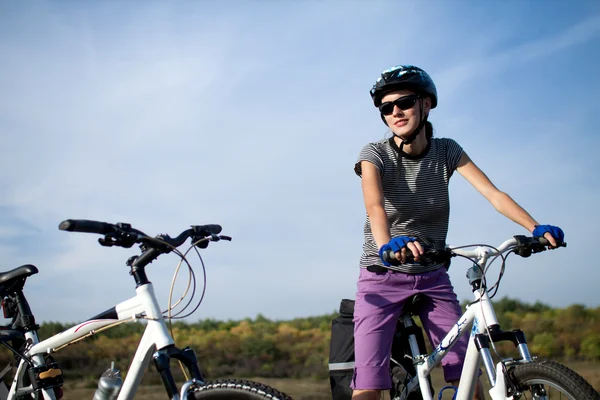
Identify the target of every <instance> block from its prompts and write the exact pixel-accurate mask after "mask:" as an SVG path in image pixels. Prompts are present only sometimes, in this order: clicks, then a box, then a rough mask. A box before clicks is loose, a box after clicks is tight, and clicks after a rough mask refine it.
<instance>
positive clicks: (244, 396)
mask: <svg viewBox="0 0 600 400" xmlns="http://www.w3.org/2000/svg"><path fill="white" fill-rule="evenodd" d="M225 399H231V400H259V399H270V400H292V398H291V397H290V396H288V395H286V394H285V393H282V392H280V391H279V390H277V389H274V388H272V387H270V386H267V385H265V384H262V383H259V382H254V381H248V380H241V379H219V380H216V381H212V382H206V383H205V384H204V385H201V386H199V387H197V388H195V389H194V392H192V393H190V394H189V395H188V400H225Z"/></svg>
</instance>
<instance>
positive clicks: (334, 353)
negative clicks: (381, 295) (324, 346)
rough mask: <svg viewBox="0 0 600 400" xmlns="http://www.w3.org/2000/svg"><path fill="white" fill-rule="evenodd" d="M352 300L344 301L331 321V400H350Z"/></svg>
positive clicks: (352, 333) (352, 330) (352, 349)
mask: <svg viewBox="0 0 600 400" xmlns="http://www.w3.org/2000/svg"><path fill="white" fill-rule="evenodd" d="M353 315H354V300H348V299H344V300H342V302H341V304H340V315H339V316H337V317H335V318H334V319H333V320H332V321H331V342H330V345H329V384H330V385H331V395H332V398H333V400H350V398H351V397H352V389H351V388H350V382H351V381H352V375H353V374H354V322H352V318H353Z"/></svg>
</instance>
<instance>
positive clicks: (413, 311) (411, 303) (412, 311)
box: [402, 293, 427, 316]
mask: <svg viewBox="0 0 600 400" xmlns="http://www.w3.org/2000/svg"><path fill="white" fill-rule="evenodd" d="M426 302H427V296H425V295H424V294H421V293H417V294H415V295H413V296H411V297H409V298H408V299H406V302H405V303H404V308H403V309H402V314H408V315H411V316H412V315H419V310H420V309H421V307H422V306H423V305H424V304H425V303H426Z"/></svg>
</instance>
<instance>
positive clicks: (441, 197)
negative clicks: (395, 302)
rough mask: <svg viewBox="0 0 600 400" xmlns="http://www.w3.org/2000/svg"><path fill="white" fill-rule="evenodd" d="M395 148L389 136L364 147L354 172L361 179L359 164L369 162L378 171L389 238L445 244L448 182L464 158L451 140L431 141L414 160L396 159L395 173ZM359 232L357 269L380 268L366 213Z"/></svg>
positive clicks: (414, 269)
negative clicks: (360, 243)
mask: <svg viewBox="0 0 600 400" xmlns="http://www.w3.org/2000/svg"><path fill="white" fill-rule="evenodd" d="M398 150H399V149H398V146H397V145H396V143H395V142H394V140H393V138H390V139H385V140H381V141H379V142H374V143H369V144H367V145H366V146H365V147H364V148H363V149H362V151H361V152H360V155H359V157H358V161H357V163H356V165H355V167H354V171H355V172H356V174H357V175H358V176H362V171H361V165H360V163H361V161H368V162H370V163H372V164H374V165H375V167H377V169H378V170H379V173H380V176H381V184H382V187H383V197H384V208H385V213H386V214H387V216H388V221H389V225H390V231H391V232H390V233H391V235H392V237H395V236H412V237H416V238H418V239H419V240H420V241H421V243H422V244H423V243H425V244H430V245H435V246H440V245H443V244H444V243H445V242H446V234H447V233H448V219H449V216H450V201H449V196H448V182H449V180H450V177H451V176H452V173H453V172H454V170H455V169H456V167H457V166H458V162H459V160H460V157H461V156H462V154H463V150H462V147H460V145H459V144H458V143H456V142H455V141H454V140H452V139H445V138H439V139H438V138H432V139H430V140H429V143H428V144H427V148H426V149H425V151H423V153H421V154H419V155H418V156H411V155H410V154H406V153H404V152H403V153H402V154H401V155H400V159H401V161H402V164H401V168H400V170H399V169H398V162H397V160H398ZM364 234H365V242H364V245H363V254H362V255H361V258H360V267H361V268H366V267H368V266H370V265H379V266H383V262H382V261H381V259H380V258H379V254H378V250H379V249H378V248H377V244H376V243H375V240H374V239H373V234H372V232H371V223H370V221H369V216H368V214H367V219H366V222H365V227H364ZM439 267H440V265H430V266H421V265H418V264H403V265H400V266H392V267H388V268H391V269H395V270H398V271H402V272H407V273H421V272H426V271H431V270H434V269H437V268H439Z"/></svg>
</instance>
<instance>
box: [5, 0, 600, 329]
mask: <svg viewBox="0 0 600 400" xmlns="http://www.w3.org/2000/svg"><path fill="white" fill-rule="evenodd" d="M400 63H411V64H415V65H419V66H421V67H422V68H424V69H425V70H427V71H428V72H429V73H430V75H431V76H432V77H433V79H434V80H435V82H436V84H437V87H438V92H439V107H438V108H436V109H435V110H433V112H432V113H431V115H430V120H431V121H432V122H433V124H434V127H435V130H436V135H437V136H439V137H451V138H454V139H455V140H457V141H458V142H459V143H460V144H461V145H462V146H463V148H464V149H465V151H466V152H467V153H468V154H469V155H470V156H471V158H472V159H473V160H474V161H475V162H476V163H477V164H478V165H479V166H480V167H481V168H482V169H483V170H484V172H486V174H487V175H488V176H489V177H490V178H491V179H492V181H493V182H494V183H495V184H496V185H497V186H498V187H499V188H500V189H502V190H504V191H506V192H508V193H509V194H510V195H511V196H512V197H513V198H515V199H516V200H517V201H518V202H519V203H520V204H521V205H522V206H524V207H525V208H526V209H527V210H528V211H529V212H530V213H531V214H532V215H533V216H534V217H535V218H536V219H537V220H538V221H539V222H541V223H550V224H555V225H559V226H561V227H562V228H563V229H564V230H565V232H566V238H567V241H568V247H567V248H566V249H561V250H557V251H552V252H546V253H544V254H541V255H537V256H535V257H531V258H529V259H517V258H515V257H511V258H509V262H508V266H507V272H506V273H505V277H504V279H503V281H502V285H501V287H500V292H499V296H510V297H514V298H519V299H521V300H523V301H527V302H534V301H541V302H544V303H548V304H551V305H554V306H559V307H563V306H567V305H570V304H573V303H580V304H585V305H587V306H591V307H597V306H599V305H600V296H598V294H597V287H596V285H597V282H599V281H600V269H599V268H597V266H596V264H597V262H596V261H595V260H594V255H593V250H594V249H595V248H597V244H596V240H595V235H596V231H597V229H598V226H599V224H600V217H599V214H598V212H597V210H596V207H597V204H599V203H600V184H599V183H600V181H599V178H598V171H600V161H599V158H600V157H599V151H598V148H599V147H598V146H599V144H600V139H599V138H598V135H597V131H598V128H597V127H598V125H599V123H600V118H599V117H598V113H597V108H598V105H599V101H598V99H597V93H598V91H599V90H600V80H599V79H598V77H597V71H599V70H600V3H598V2H596V1H589V2H586V1H572V2H569V3H565V2H558V1H546V2H540V1H536V0H533V1H487V2H476V1H459V0H454V1H434V0H428V1H409V0H406V1H370V2H366V1H364V2H363V1H341V0H332V1H303V2H291V1H289V2H288V1H257V2H250V1H237V2H235V1H233V2H220V1H219V2H217V1H206V2H204V1H203V2H193V1H190V2H183V1H181V2H150V1H149V2H133V1H132V2H116V1H106V2H63V1H60V2H58V1H56V2H49V1H37V2H26V3H22V2H8V3H7V2H5V3H2V4H1V5H0V167H1V168H2V173H1V174H0V259H2V267H1V268H2V269H3V270H8V269H11V268H14V267H16V266H18V265H20V264H24V263H32V264H35V265H36V266H38V268H39V269H40V273H39V274H38V275H36V276H34V277H32V278H30V280H29V281H28V283H27V286H26V294H27V296H28V298H29V299H30V302H31V304H32V308H33V310H34V312H35V313H36V316H37V318H38V320H39V321H49V320H54V321H56V320H58V321H75V320H80V319H84V318H87V317H90V316H92V315H95V314H96V313H98V312H100V311H103V310H104V309H106V308H108V307H111V306H113V305H114V304H116V303H117V302H119V301H121V300H125V299H126V298H128V297H130V296H131V295H132V293H133V288H134V287H133V281H132V280H131V278H130V276H129V275H128V270H127V267H126V266H125V265H124V262H125V260H126V259H127V258H128V257H129V256H130V255H132V254H135V251H132V249H128V250H127V249H114V248H110V249H108V248H103V247H101V246H99V245H98V244H97V241H96V239H97V238H96V237H94V236H92V235H86V234H73V233H66V232H61V231H59V230H58V229H57V226H58V223H59V222H60V221H61V220H63V219H67V218H87V219H96V220H102V221H108V222H120V221H122V222H129V223H131V224H132V225H133V226H135V227H137V228H139V229H141V230H143V231H145V232H147V233H149V234H156V233H159V232H168V233H171V234H175V233H178V232H180V231H181V230H183V229H186V228H187V227H188V226H189V225H190V224H202V223H220V224H222V225H223V227H224V233H226V234H229V235H231V236H233V241H232V242H231V243H225V242H222V243H216V244H214V245H211V246H210V247H209V248H208V249H207V250H205V251H204V252H203V255H204V261H205V262H206V265H207V274H208V291H207V294H206V297H205V300H204V303H203V305H202V306H201V307H200V309H199V310H198V311H197V312H196V313H195V314H194V315H193V316H192V317H191V320H196V319H202V318H218V319H229V318H235V319H237V318H244V317H254V316H256V315H257V314H258V313H261V314H263V315H265V316H267V317H269V318H274V319H287V318H293V317H300V316H308V315H319V314H323V313H328V312H331V311H333V310H334V309H335V308H336V307H337V305H338V304H339V300H340V299H341V298H344V297H352V296H354V292H355V281H356V278H357V276H358V259H359V256H360V253H361V245H362V240H363V238H362V226H363V223H364V215H365V211H364V206H363V203H362V195H361V191H360V180H359V179H358V178H357V177H356V176H354V174H353V171H352V167H353V164H354V161H355V159H356V157H357V155H358V152H359V151H360V149H361V148H362V146H363V145H364V144H366V143H368V142H371V141H376V140H379V139H381V138H383V137H385V136H386V134H389V133H387V132H386V127H385V126H384V125H383V124H382V123H381V121H380V119H379V116H378V114H377V111H376V109H375V108H374V107H373V106H372V103H371V102H370V98H369V95H368V91H369V89H370V87H371V86H372V84H373V83H374V81H375V79H376V78H377V76H378V74H379V73H380V71H382V70H384V69H386V68H388V67H390V66H392V65H396V64H400ZM450 192H451V202H452V203H451V204H452V206H451V222H450V229H449V234H448V242H449V243H451V244H457V245H458V244H469V243H481V242H484V243H489V244H499V243H500V242H502V241H504V240H505V239H507V238H509V237H511V236H512V235H514V234H524V233H526V232H525V231H524V230H523V229H522V228H521V227H519V226H517V225H515V224H514V223H512V222H511V221H508V220H507V219H505V218H504V217H502V216H501V215H500V214H498V213H497V212H496V211H495V210H494V209H493V208H492V207H491V205H489V204H488V203H487V202H486V200H485V199H483V198H482V197H481V196H480V195H478V194H477V192H476V191H475V190H474V189H473V188H472V187H470V186H469V185H468V183H466V182H465V181H464V180H463V179H462V178H461V177H460V176H458V175H457V176H456V177H454V178H453V179H452V180H451V183H450ZM176 263H177V259H176V258H175V257H174V256H169V257H164V259H162V260H160V261H158V262H155V263H153V264H152V265H151V267H150V268H149V269H148V274H149V277H150V279H151V280H152V282H153V283H154V284H155V286H156V290H157V293H158V295H159V296H160V298H161V301H162V304H166V298H167V293H168V289H169V284H170V282H171V278H172V274H173V272H174V269H175V266H176ZM193 265H194V266H195V267H196V268H197V270H199V269H198V268H199V267H200V263H199V262H198V261H195V263H194V264H193ZM467 267H468V265H467V263H465V262H456V263H454V264H453V266H452V268H451V270H450V274H451V277H452V280H453V283H454V286H455V289H456V291H457V293H458V296H459V298H460V299H461V300H462V299H469V298H470V297H471V294H470V291H469V287H468V284H467V282H466V280H465V279H464V274H465V270H466V268H467ZM497 271H498V269H497V268H495V269H493V272H495V273H497ZM180 286H181V285H180ZM178 287H179V286H178Z"/></svg>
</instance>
